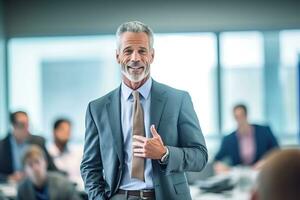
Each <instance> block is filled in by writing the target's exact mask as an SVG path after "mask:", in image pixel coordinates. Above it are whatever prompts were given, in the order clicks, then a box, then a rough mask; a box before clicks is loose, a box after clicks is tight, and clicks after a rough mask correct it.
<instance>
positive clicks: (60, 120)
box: [53, 118, 71, 130]
mask: <svg viewBox="0 0 300 200" xmlns="http://www.w3.org/2000/svg"><path fill="white" fill-rule="evenodd" d="M64 122H65V123H67V124H69V125H70V126H71V121H70V120H69V119H66V118H60V119H57V120H56V121H55V122H54V125H53V130H56V129H57V128H58V127H59V126H60V124H62V123H64Z"/></svg>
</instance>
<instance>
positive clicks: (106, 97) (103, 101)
mask: <svg viewBox="0 0 300 200" xmlns="http://www.w3.org/2000/svg"><path fill="white" fill-rule="evenodd" d="M118 92H120V87H117V88H115V89H114V90H112V91H110V92H109V93H107V94H105V95H104V96H102V97H99V98H97V99H94V100H92V101H90V102H89V105H90V106H92V107H93V106H96V107H101V106H103V105H104V104H106V103H107V102H108V101H109V100H110V99H111V98H112V96H113V95H116V93H118Z"/></svg>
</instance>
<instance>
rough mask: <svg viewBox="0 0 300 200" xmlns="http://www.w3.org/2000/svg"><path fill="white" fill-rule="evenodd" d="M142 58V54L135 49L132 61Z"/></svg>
mask: <svg viewBox="0 0 300 200" xmlns="http://www.w3.org/2000/svg"><path fill="white" fill-rule="evenodd" d="M140 60H141V56H140V54H139V53H138V52H137V51H134V52H133V53H132V55H131V61H133V62H137V61H140Z"/></svg>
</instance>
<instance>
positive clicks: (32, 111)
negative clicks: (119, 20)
mask: <svg viewBox="0 0 300 200" xmlns="http://www.w3.org/2000/svg"><path fill="white" fill-rule="evenodd" d="M9 63H10V73H9V74H10V100H11V102H10V109H11V110H13V111H14V110H17V109H22V110H25V111H27V112H28V113H29V116H30V121H31V129H32V132H33V133H34V134H42V135H43V136H45V137H46V138H48V139H49V138H52V124H53V122H54V120H55V119H56V118H57V117H65V116H66V117H69V118H70V119H71V120H72V121H73V139H74V141H83V138H84V117H85V111H86V107H87V104H88V102H89V101H91V100H93V99H96V98H98V97H100V96H102V95H104V94H105V93H107V92H108V91H110V90H111V89H113V88H115V87H117V86H118V84H119V83H120V75H119V73H120V72H119V67H118V65H117V63H116V62H115V38H114V36H101V37H100V36H97V37H67V38H66V37H62V38H26V39H12V40H10V41H9Z"/></svg>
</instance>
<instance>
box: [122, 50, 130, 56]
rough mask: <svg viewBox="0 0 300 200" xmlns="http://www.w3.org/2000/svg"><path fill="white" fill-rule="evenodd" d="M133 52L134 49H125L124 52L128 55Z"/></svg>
mask: <svg viewBox="0 0 300 200" xmlns="http://www.w3.org/2000/svg"><path fill="white" fill-rule="evenodd" d="M131 53H132V50H125V51H124V54H126V55H128V54H131Z"/></svg>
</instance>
